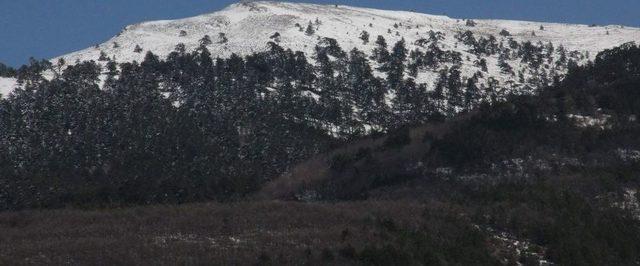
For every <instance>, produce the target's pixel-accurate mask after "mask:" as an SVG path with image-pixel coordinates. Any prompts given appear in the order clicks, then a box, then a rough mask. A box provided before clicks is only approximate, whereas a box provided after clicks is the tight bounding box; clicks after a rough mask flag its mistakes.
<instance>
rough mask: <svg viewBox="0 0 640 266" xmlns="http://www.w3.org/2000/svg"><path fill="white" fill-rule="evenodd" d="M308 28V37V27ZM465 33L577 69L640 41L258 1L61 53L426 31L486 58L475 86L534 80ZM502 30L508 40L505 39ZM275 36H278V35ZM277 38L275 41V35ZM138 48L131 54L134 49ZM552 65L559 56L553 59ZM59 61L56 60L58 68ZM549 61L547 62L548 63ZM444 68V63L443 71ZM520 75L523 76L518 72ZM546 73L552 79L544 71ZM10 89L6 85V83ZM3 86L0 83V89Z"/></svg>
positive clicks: (551, 26) (608, 32)
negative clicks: (542, 51)
mask: <svg viewBox="0 0 640 266" xmlns="http://www.w3.org/2000/svg"><path fill="white" fill-rule="evenodd" d="M310 24H311V25H312V27H313V28H314V33H313V34H307V33H306V32H305V29H306V28H307V27H308V25H310ZM363 31H366V32H367V33H368V34H369V35H370V36H371V37H370V41H369V42H368V43H365V42H364V41H363V40H362V39H361V38H360V37H361V34H362V32H363ZM466 31H471V32H472V33H473V34H474V37H475V38H481V37H484V38H489V36H494V37H496V39H497V42H498V43H499V44H500V45H502V46H508V45H509V39H512V40H514V41H516V42H518V43H524V42H527V41H531V42H532V43H537V44H539V45H540V46H542V45H543V44H544V45H546V44H548V43H552V44H553V46H554V47H555V48H558V47H560V46H563V47H564V48H566V50H567V52H568V53H569V52H571V51H577V52H574V53H573V54H572V56H573V60H574V61H576V62H577V63H582V62H586V61H587V60H590V59H593V58H594V57H595V55H596V54H597V53H598V52H600V51H602V50H604V49H607V48H612V47H614V46H618V45H620V44H623V43H626V42H630V41H638V40H640V29H638V28H629V27H623V26H594V25H592V26H588V25H569V24H559V23H540V22H524V21H507V20H471V21H469V20H466V19H455V18H449V17H446V16H436V15H428V14H421V13H415V12H406V11H388V10H376V9H369V8H358V7H350V6H342V5H339V6H338V5H316V4H299V3H286V2H271V1H258V2H249V3H237V4H233V5H231V6H229V7H227V8H225V9H223V10H221V11H218V12H214V13H210V14H205V15H200V16H196V17H191V18H185V19H179V20H163V21H152V22H144V23H139V24H135V25H130V26H127V27H125V28H124V29H123V31H122V32H121V33H120V34H118V35H117V36H115V37H113V38H111V39H110V40H108V41H107V42H105V43H103V44H99V45H96V46H94V47H90V48H87V49H84V50H81V51H78V52H74V53H71V54H67V55H63V56H61V57H59V58H64V59H65V61H66V62H67V63H71V64H73V63H74V62H77V61H84V60H95V61H97V60H98V59H99V58H100V55H101V53H104V54H106V55H107V56H108V57H109V58H112V59H115V60H116V61H117V62H130V61H133V60H137V61H141V60H142V59H143V58H144V55H145V53H146V51H152V52H153V53H155V54H158V55H161V56H166V55H167V54H169V53H170V52H171V51H173V50H174V49H175V46H176V45H177V44H179V43H182V44H184V45H185V47H186V48H187V50H193V49H195V48H197V47H198V46H199V40H200V39H202V38H203V36H205V35H209V36H210V37H211V39H212V42H213V43H212V44H211V45H209V46H208V49H209V50H210V51H211V53H212V54H213V55H214V56H219V57H227V56H230V55H231V54H232V53H236V54H240V55H246V54H250V53H252V52H259V51H263V50H265V49H267V47H268V46H267V43H268V42H270V41H276V40H277V41H278V42H279V44H280V45H281V46H282V47H285V48H290V49H292V50H294V51H303V52H305V53H306V54H307V55H312V54H313V51H314V47H315V45H316V44H317V43H318V41H319V40H320V39H321V38H324V37H327V38H333V39H335V40H337V42H338V43H339V45H340V46H341V47H342V48H343V49H344V50H345V51H349V50H351V49H353V48H357V49H359V50H362V51H364V52H365V53H368V54H371V52H372V50H373V48H374V47H375V40H376V37H377V36H378V35H380V36H383V37H384V38H385V39H386V41H387V43H388V44H389V46H390V48H391V46H393V44H394V43H395V42H397V41H399V40H401V39H402V38H404V39H405V40H406V43H407V48H408V50H409V51H412V50H426V49H428V48H427V47H426V46H425V45H424V43H421V42H420V40H424V39H427V38H429V35H430V32H432V33H433V32H436V33H438V32H439V33H442V34H441V36H442V37H444V38H443V39H442V40H441V41H440V42H439V43H438V46H439V47H440V48H441V49H442V50H444V51H455V52H459V53H460V54H461V58H462V62H461V72H462V74H463V75H464V76H466V77H470V76H471V75H473V74H474V73H477V72H478V71H480V68H481V67H480V66H479V65H478V64H477V61H478V60H479V59H480V58H484V59H485V60H486V65H487V66H486V68H487V69H486V71H485V72H486V73H487V74H488V75H486V76H484V77H483V78H482V79H481V81H483V80H484V81H486V79H487V78H488V77H494V78H495V79H496V80H498V81H499V82H501V83H502V84H505V83H508V84H511V85H516V87H517V85H522V84H523V83H527V82H528V81H526V82H523V81H524V80H529V77H533V76H536V75H538V74H539V72H538V71H537V70H536V71H535V72H534V71H531V70H530V69H528V66H527V64H525V63H523V62H522V61H521V60H520V59H519V58H507V59H506V60H507V62H508V63H509V64H510V65H511V66H512V67H513V70H514V71H513V72H512V73H505V71H501V69H500V67H499V66H498V58H499V55H498V54H493V55H486V56H484V55H477V53H476V54H474V53H472V52H471V48H470V47H469V46H468V45H465V44H463V43H462V42H461V41H460V38H456V35H458V34H460V33H462V32H466ZM507 32H508V34H506V33H507ZM276 33H278V34H276ZM276 36H277V37H276ZM137 46H138V47H139V48H141V50H140V49H138V51H137V52H136V51H134V50H136V47H137ZM552 57H555V58H556V59H557V57H558V55H553V56H552ZM59 58H54V59H52V61H54V62H56V61H57V60H58V59H59ZM551 61H552V60H549V63H548V64H549V65H552V66H553V64H552V63H551ZM444 66H446V64H444V65H443V67H444ZM546 69H547V70H549V72H553V73H554V74H557V73H559V74H562V72H563V71H565V70H566V67H565V68H564V69H563V68H562V67H560V68H558V67H549V66H547V67H546ZM520 72H522V74H520ZM437 73H438V69H421V71H420V72H419V74H418V75H417V77H416V80H417V81H418V82H425V83H430V82H432V81H433V80H435V79H436V77H437ZM549 74H551V73H549ZM6 83H8V82H6ZM0 86H2V85H0Z"/></svg>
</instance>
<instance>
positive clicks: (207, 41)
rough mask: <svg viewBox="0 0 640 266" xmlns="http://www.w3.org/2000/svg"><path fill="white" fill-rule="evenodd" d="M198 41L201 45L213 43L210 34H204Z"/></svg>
mask: <svg viewBox="0 0 640 266" xmlns="http://www.w3.org/2000/svg"><path fill="white" fill-rule="evenodd" d="M198 43H199V44H200V46H209V45H211V44H212V43H213V42H212V41H211V37H209V35H204V36H202V38H201V39H200V40H199V41H198Z"/></svg>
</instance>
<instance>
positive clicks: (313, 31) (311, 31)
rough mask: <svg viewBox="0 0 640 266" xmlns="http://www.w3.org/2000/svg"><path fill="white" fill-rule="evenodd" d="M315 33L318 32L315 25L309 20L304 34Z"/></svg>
mask: <svg viewBox="0 0 640 266" xmlns="http://www.w3.org/2000/svg"><path fill="white" fill-rule="evenodd" d="M315 33H316V30H315V28H314V27H313V23H311V21H309V24H308V25H307V29H306V30H305V31H304V34H306V35H307V36H311V35H313V34H315Z"/></svg>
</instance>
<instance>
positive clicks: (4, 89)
mask: <svg viewBox="0 0 640 266" xmlns="http://www.w3.org/2000/svg"><path fill="white" fill-rule="evenodd" d="M17 86H18V80H16V79H15V78H4V77H0V95H1V96H2V98H6V97H7V96H9V94H10V93H11V92H12V91H13V90H14V89H15V88H16V87H17Z"/></svg>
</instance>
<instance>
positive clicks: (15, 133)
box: [0, 33, 567, 209]
mask: <svg viewBox="0 0 640 266" xmlns="http://www.w3.org/2000/svg"><path fill="white" fill-rule="evenodd" d="M459 38H460V39H461V40H465V41H466V42H468V43H469V44H468V45H469V46H470V47H473V49H474V51H476V52H477V53H478V54H495V53H502V54H505V57H508V56H507V55H510V56H511V57H513V58H520V59H521V60H522V61H523V62H529V61H531V62H533V61H536V60H534V59H532V58H538V59H540V60H543V59H544V60H547V59H548V60H549V62H551V61H552V59H553V57H552V56H551V54H552V53H553V51H554V50H553V49H551V48H549V49H550V50H549V49H547V50H549V51H547V50H545V49H543V45H542V44H538V45H536V44H531V43H523V44H518V43H517V42H516V43H513V42H510V46H509V47H505V46H503V45H499V46H498V44H497V43H496V42H495V40H493V39H491V38H490V39H483V38H481V39H478V40H476V39H475V38H473V36H466V37H465V36H462V35H461V36H460V37H459ZM440 39H441V37H439V35H438V34H437V33H432V34H431V37H430V39H429V40H424V43H423V45H424V46H429V47H430V49H428V52H426V53H422V52H420V51H419V50H414V51H411V52H410V54H409V51H407V48H406V47H405V43H404V41H399V42H398V43H396V44H395V45H393V47H391V48H390V49H389V48H388V46H387V44H386V41H385V40H384V38H383V37H381V36H379V37H378V39H377V41H376V49H374V52H373V54H372V55H366V54H365V53H363V52H361V51H358V50H356V49H354V50H352V51H348V52H347V51H344V50H342V48H340V46H339V45H338V43H337V41H336V40H334V39H328V38H325V39H321V41H320V42H319V43H318V45H317V46H316V48H315V53H314V54H313V55H312V58H313V61H314V63H313V64H312V63H310V60H309V59H308V58H307V57H306V55H305V54H303V53H301V52H293V51H291V50H285V49H283V48H281V47H280V46H278V45H277V44H276V43H269V46H270V49H268V51H266V52H262V53H255V54H252V55H249V56H246V57H244V58H243V57H239V56H236V55H233V56H231V57H230V58H228V59H220V58H216V57H215V56H214V55H211V54H210V52H209V51H208V50H207V48H206V45H207V43H206V40H203V41H202V45H201V46H200V48H198V49H197V50H195V51H193V52H187V51H186V49H185V46H184V45H182V44H179V45H178V46H176V49H175V51H174V52H172V53H171V54H170V55H168V57H167V58H166V59H164V60H163V59H160V58H159V57H158V56H156V55H154V54H152V53H148V54H147V55H146V57H145V59H144V60H143V61H142V62H141V63H137V62H132V63H124V64H120V65H118V64H116V63H115V62H113V61H112V60H110V59H109V58H108V57H106V55H105V57H104V58H101V60H100V61H101V63H102V65H103V67H101V65H100V64H97V63H96V62H93V61H90V62H76V64H74V65H69V66H67V65H66V62H64V60H60V61H59V62H57V63H56V64H55V65H54V64H51V63H50V62H48V61H44V60H43V61H36V60H31V62H30V64H29V65H25V66H23V67H21V68H19V69H18V70H13V69H10V68H6V71H4V72H6V74H4V75H6V76H15V77H17V79H18V82H19V84H20V85H21V88H19V89H17V90H16V91H15V92H13V93H12V94H11V95H10V96H9V97H8V98H7V99H4V100H1V101H0V144H1V145H0V186H1V187H2V191H0V192H1V193H0V206H1V207H0V208H2V209H18V208H25V207H59V206H64V205H66V204H88V205H96V204H98V205H100V204H125V203H126V204H129V203H153V202H185V201H196V200H209V199H217V200H221V199H228V198H230V197H234V196H242V195H244V194H246V193H249V192H252V191H255V190H256V189H257V188H258V187H259V186H260V185H261V184H263V183H264V182H266V181H268V180H269V179H271V178H273V177H276V176H277V175H279V174H280V173H282V172H283V171H284V170H286V168H287V167H288V166H291V165H292V164H294V163H296V162H298V161H301V160H303V159H305V158H308V157H309V156H311V155H313V154H317V153H318V152H321V151H323V150H326V149H328V148H329V147H331V145H332V144H336V143H339V142H341V141H345V140H350V139H354V138H358V137H361V136H366V135H370V134H375V133H377V132H386V131H389V130H394V129H397V128H401V127H403V126H406V125H415V124H423V123H426V122H429V121H434V120H438V121H441V120H443V119H446V118H447V117H453V116H454V115H455V114H456V113H459V112H465V111H468V110H471V109H472V108H474V106H477V105H478V104H480V103H488V104H490V103H495V102H497V101H498V100H500V99H503V98H505V97H504V96H505V95H500V92H502V91H507V90H503V89H500V88H498V87H499V86H500V84H499V83H498V82H497V81H496V80H495V79H493V78H491V77H489V78H488V79H485V78H484V76H483V74H482V73H480V72H478V73H476V74H474V75H473V76H472V77H465V76H463V75H462V73H461V62H462V59H461V58H460V54H459V53H456V52H453V51H442V50H440V49H439V48H438V45H437V42H439V40H440ZM503 41H504V40H503ZM527 47H528V48H527ZM545 51H546V52H545ZM562 51H563V50H562ZM545 54H547V56H545ZM513 58H510V59H513ZM538 61H539V60H538ZM536 62H537V61H536ZM503 63H504V62H503ZM557 64H561V65H563V66H564V65H566V64H567V59H566V58H563V57H562V56H561V57H560V59H558V62H557ZM485 65H486V62H485ZM535 65H536V68H538V67H540V65H541V64H535ZM438 66H445V67H444V68H442V69H440V70H439V72H440V75H439V78H437V79H436V81H435V83H434V84H418V83H417V82H416V81H415V80H414V79H415V78H416V76H417V71H418V70H419V69H423V70H424V69H431V70H436V69H438ZM449 66H450V67H449ZM545 67H550V66H545ZM543 69H544V68H543ZM375 71H379V72H380V73H382V76H383V77H384V78H381V77H378V76H377V75H374V72H375ZM43 73H52V75H53V78H50V79H47V78H44V77H43ZM406 74H408V75H406ZM483 80H486V84H485V83H484V82H483ZM556 80H557V79H556ZM544 83H546V82H544Z"/></svg>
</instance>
